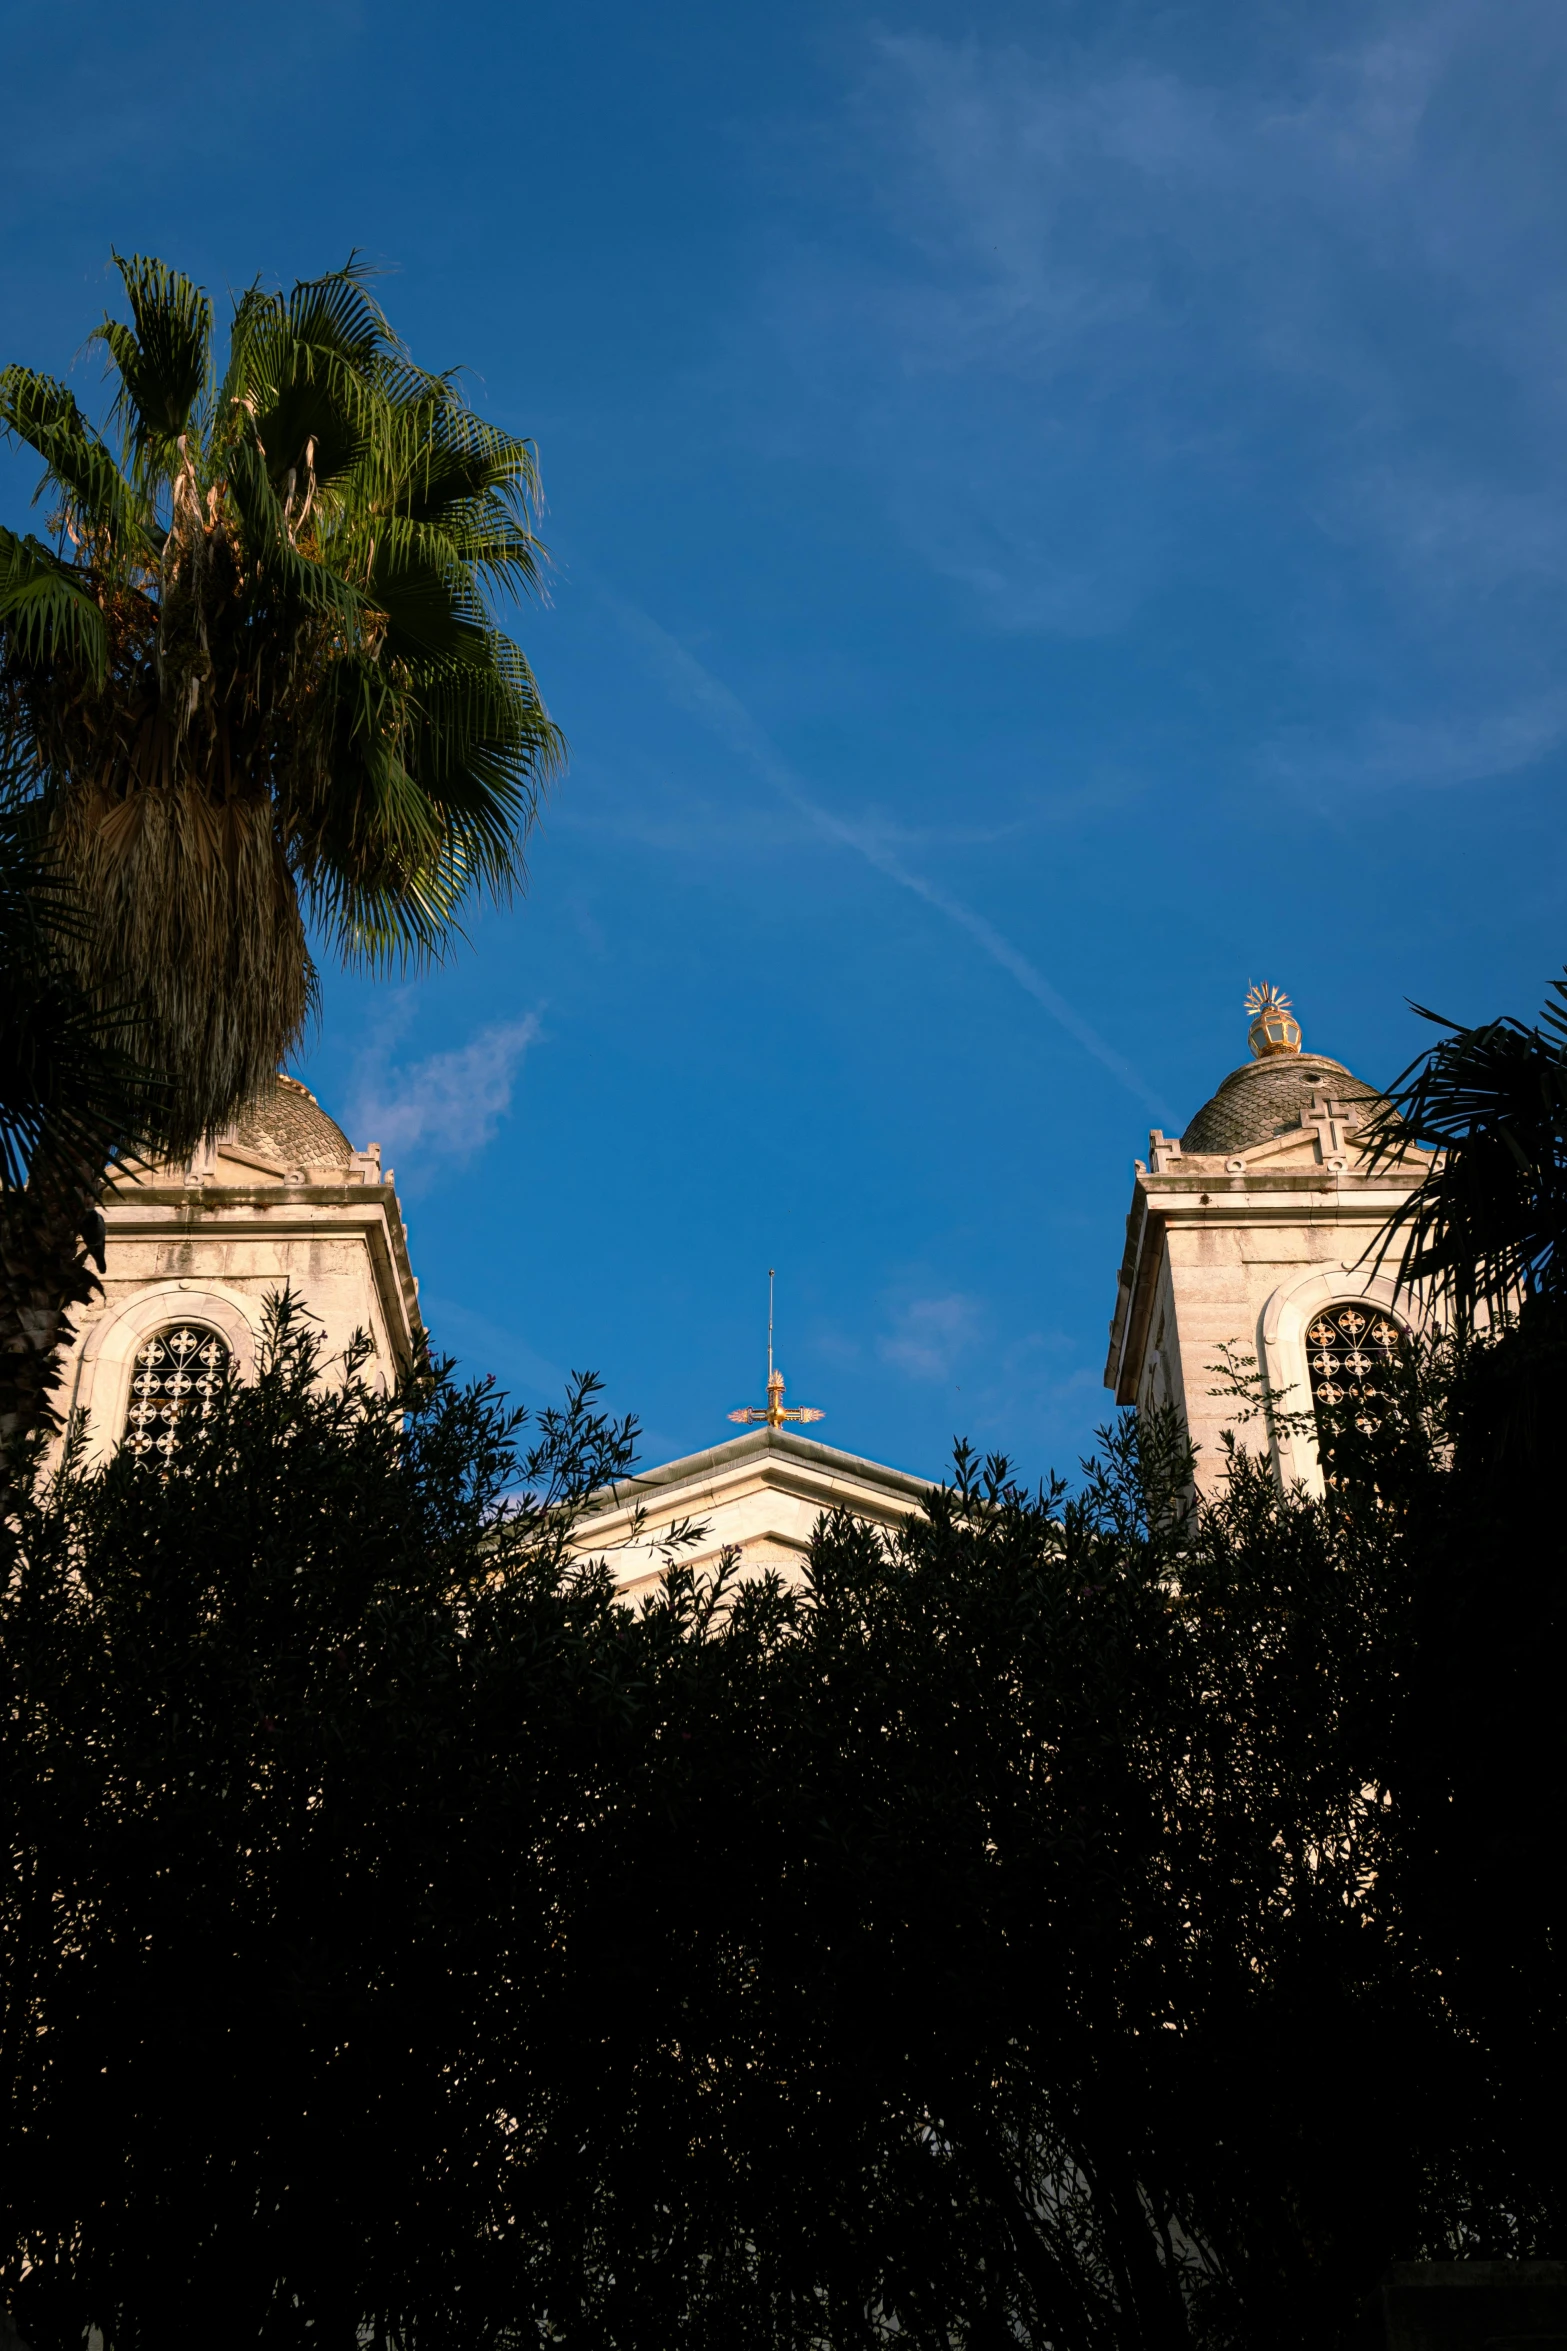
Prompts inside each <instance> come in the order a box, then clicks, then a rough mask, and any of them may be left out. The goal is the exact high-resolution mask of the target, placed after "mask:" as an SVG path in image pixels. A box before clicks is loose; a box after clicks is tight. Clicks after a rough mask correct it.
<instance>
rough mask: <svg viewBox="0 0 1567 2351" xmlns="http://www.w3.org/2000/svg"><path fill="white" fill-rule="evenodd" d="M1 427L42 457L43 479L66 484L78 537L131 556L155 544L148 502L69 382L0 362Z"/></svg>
mask: <svg viewBox="0 0 1567 2351" xmlns="http://www.w3.org/2000/svg"><path fill="white" fill-rule="evenodd" d="M0 431H3V432H4V433H5V434H6V436H7V438H8V439H12V440H17V441H21V442H24V443H25V444H26V446H27V447H28V448H29V449H32V450H35V451H36V452H37V454H38V455H39V456H40V457H41V458H42V459H43V461H44V464H45V467H46V468H47V472H46V475H45V485H46V486H47V484H48V483H49V482H53V483H54V485H55V487H56V488H57V489H58V490H59V491H60V493H61V495H62V497H63V498H64V501H65V505H66V510H67V511H66V522H67V525H68V527H70V528H71V530H72V531H73V534H74V536H75V537H76V538H77V540H78V542H79V543H85V544H87V545H89V546H91V547H93V548H94V549H98V548H102V547H104V546H105V544H106V543H107V546H108V548H110V549H111V550H114V551H117V552H123V553H125V554H128V555H129V556H130V557H131V558H132V559H133V560H135V559H138V558H145V557H147V556H149V555H151V554H152V553H153V552H154V551H155V541H154V533H155V525H154V524H153V519H152V517H151V516H150V515H149V513H148V510H147V508H146V506H145V504H144V502H143V501H142V500H141V499H140V498H138V496H137V495H136V492H135V491H134V490H133V489H132V487H131V485H130V483H129V482H128V481H127V480H126V479H125V476H124V475H123V474H122V473H121V471H120V468H119V467H118V465H117V464H116V463H115V461H114V457H113V455H112V453H111V451H110V450H109V448H108V446H107V444H106V443H105V442H104V441H103V440H102V439H101V438H100V436H99V435H98V434H97V433H96V432H95V431H94V430H93V428H92V426H91V425H90V424H89V423H88V422H87V419H86V418H85V417H84V416H83V414H82V412H81V410H80V409H79V408H78V407H77V405H76V402H75V400H74V399H73V398H72V396H71V394H70V393H69V392H68V391H67V390H66V388H65V386H64V385H63V384H60V383H56V381H55V380H54V378H53V377H52V376H46V375H39V374H37V373H36V372H35V371H34V370H33V369H32V368H29V367H8V368H5V369H4V370H0Z"/></svg>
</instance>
